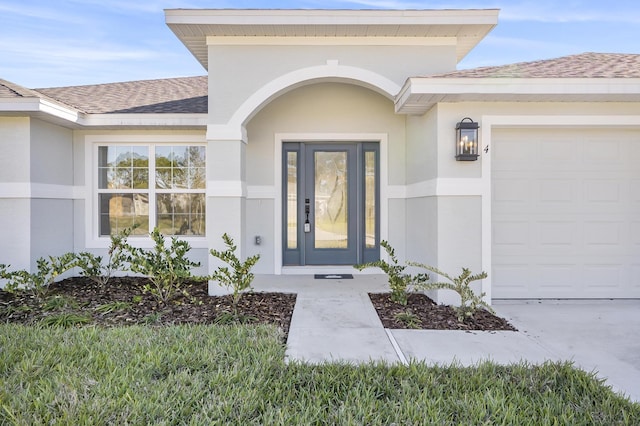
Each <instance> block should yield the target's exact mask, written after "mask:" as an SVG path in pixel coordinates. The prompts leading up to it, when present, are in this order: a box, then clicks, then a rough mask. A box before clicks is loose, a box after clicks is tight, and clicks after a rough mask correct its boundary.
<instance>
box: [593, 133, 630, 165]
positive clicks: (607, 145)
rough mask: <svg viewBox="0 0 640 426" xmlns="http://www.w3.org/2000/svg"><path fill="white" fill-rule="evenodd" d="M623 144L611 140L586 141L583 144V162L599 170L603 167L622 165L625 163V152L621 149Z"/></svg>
mask: <svg viewBox="0 0 640 426" xmlns="http://www.w3.org/2000/svg"><path fill="white" fill-rule="evenodd" d="M622 144H623V142H621V141H614V140H611V139H605V140H586V141H585V143H584V144H583V146H584V148H583V150H584V161H585V163H587V164H591V165H593V166H595V168H601V167H602V166H603V165H605V164H606V165H608V166H611V165H616V164H617V165H622V164H624V162H625V155H624V153H623V152H626V150H625V149H623V148H622Z"/></svg>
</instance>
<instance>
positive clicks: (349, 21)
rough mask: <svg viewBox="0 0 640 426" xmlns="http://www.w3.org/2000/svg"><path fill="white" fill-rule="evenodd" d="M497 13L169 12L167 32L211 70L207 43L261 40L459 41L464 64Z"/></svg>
mask: <svg viewBox="0 0 640 426" xmlns="http://www.w3.org/2000/svg"><path fill="white" fill-rule="evenodd" d="M498 12H499V11H498V10H497V9H481V10H257V9H254V10H238V9H204V10H203V9H168V10H165V20H166V23H167V25H168V26H169V28H170V29H171V30H172V31H173V32H174V33H175V34H176V36H177V37H178V38H179V39H180V41H182V43H183V44H184V45H185V46H186V47H187V49H189V51H190V52H191V53H192V54H193V55H194V56H195V57H196V59H197V60H198V61H199V62H200V63H201V64H202V66H203V67H204V68H205V69H207V68H208V61H209V58H208V54H209V52H208V45H207V38H209V41H211V38H212V37H216V38H225V37H229V38H237V37H245V38H247V39H249V40H255V41H256V42H257V43H260V39H264V38H273V37H281V38H284V39H292V40H293V39H295V38H300V37H305V38H309V39H325V40H329V39H332V38H342V39H345V38H352V39H356V40H357V39H363V38H367V39H376V38H379V39H383V38H391V37H395V38H405V39H408V38H422V39H424V38H434V39H438V38H440V39H442V40H447V39H450V38H455V40H456V53H457V59H458V61H460V60H462V58H464V57H465V56H466V55H467V53H469V51H470V50H471V49H473V48H474V47H475V46H476V45H477V44H478V43H479V42H480V40H482V39H483V38H484V37H485V36H486V35H487V34H488V33H489V32H490V31H491V30H492V29H493V28H494V27H495V26H496V25H497V23H498Z"/></svg>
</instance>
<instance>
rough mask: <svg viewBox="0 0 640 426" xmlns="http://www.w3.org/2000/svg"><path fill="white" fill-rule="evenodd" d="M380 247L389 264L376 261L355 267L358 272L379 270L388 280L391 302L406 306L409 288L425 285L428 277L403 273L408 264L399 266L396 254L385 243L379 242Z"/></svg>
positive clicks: (383, 261)
mask: <svg viewBox="0 0 640 426" xmlns="http://www.w3.org/2000/svg"><path fill="white" fill-rule="evenodd" d="M380 245H381V246H382V247H383V248H384V249H385V250H386V252H387V254H388V255H389V259H390V260H391V263H389V262H387V261H386V260H382V259H381V260H376V261H374V262H368V263H363V264H360V265H355V266H354V268H356V269H357V270H359V271H362V270H363V269H365V268H380V269H382V271H383V272H384V273H385V274H387V277H388V280H389V288H390V289H391V300H393V301H394V302H396V303H399V304H401V305H406V304H407V292H408V291H409V289H410V288H411V287H418V286H420V285H422V284H423V283H425V282H426V281H427V280H428V279H429V275H427V274H423V273H420V274H416V275H411V274H407V273H405V272H404V271H405V269H406V268H407V266H409V265H410V263H406V264H405V265H399V264H398V259H397V258H396V252H395V250H394V249H393V247H391V244H389V243H388V242H387V241H384V240H382V241H380Z"/></svg>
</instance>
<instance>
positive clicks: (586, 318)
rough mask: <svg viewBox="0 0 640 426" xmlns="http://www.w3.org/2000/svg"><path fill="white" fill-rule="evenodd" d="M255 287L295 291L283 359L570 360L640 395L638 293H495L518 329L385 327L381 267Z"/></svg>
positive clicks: (266, 278) (267, 278) (266, 281)
mask: <svg viewBox="0 0 640 426" xmlns="http://www.w3.org/2000/svg"><path fill="white" fill-rule="evenodd" d="M254 288H255V290H256V291H281V292H291V293H297V301H296V306H295V309H294V312H293V317H292V320H291V327H290V330H289V338H288V340H287V350H286V357H287V360H288V361H302V362H310V363H321V362H328V361H343V362H352V363H360V362H368V361H385V362H389V363H394V362H402V363H406V362H407V361H408V360H412V359H415V360H423V361H425V362H427V363H429V364H445V365H448V364H451V363H457V364H460V365H473V364H476V363H478V362H481V361H485V360H491V361H493V362H496V363H500V364H509V363H516V362H520V361H526V362H529V363H534V364H538V363H542V362H544V361H547V360H551V361H561V360H571V361H574V362H575V363H576V366H578V367H580V368H582V369H583V370H585V371H589V372H591V371H595V372H597V374H598V376H599V377H601V378H605V379H607V384H608V385H610V386H612V388H613V389H614V390H616V391H619V392H621V393H623V394H625V395H626V396H629V397H630V398H631V399H632V400H635V401H640V300H631V301H610V300H597V301H549V302H540V301H508V302H507V301H497V302H496V303H495V304H494V309H495V310H496V312H497V314H498V315H500V316H502V317H504V318H506V319H508V320H509V321H510V322H511V323H512V324H513V325H514V326H515V327H516V328H518V330H519V331H518V332H509V331H502V332H463V331H438V330H387V329H385V328H383V326H382V323H381V322H380V320H379V319H378V316H377V314H376V313H375V310H374V308H373V305H372V304H371V301H370V300H369V297H368V296H367V293H369V292H385V291H388V287H387V281H386V276H384V275H355V276H354V279H339V280H317V279H314V278H313V276H304V275H303V276H300V275H296V276H287V275H283V276H274V275H262V276H260V275H259V276H256V279H255V281H254Z"/></svg>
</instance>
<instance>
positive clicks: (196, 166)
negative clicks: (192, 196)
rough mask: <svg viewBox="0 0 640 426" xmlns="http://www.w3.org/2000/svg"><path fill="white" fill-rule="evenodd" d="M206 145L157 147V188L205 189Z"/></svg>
mask: <svg viewBox="0 0 640 426" xmlns="http://www.w3.org/2000/svg"><path fill="white" fill-rule="evenodd" d="M205 170H206V169H205V147H203V146H159V147H157V148H156V188H158V189H170V188H179V189H205V185H206V183H205V181H206V178H205V176H206V174H205Z"/></svg>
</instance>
